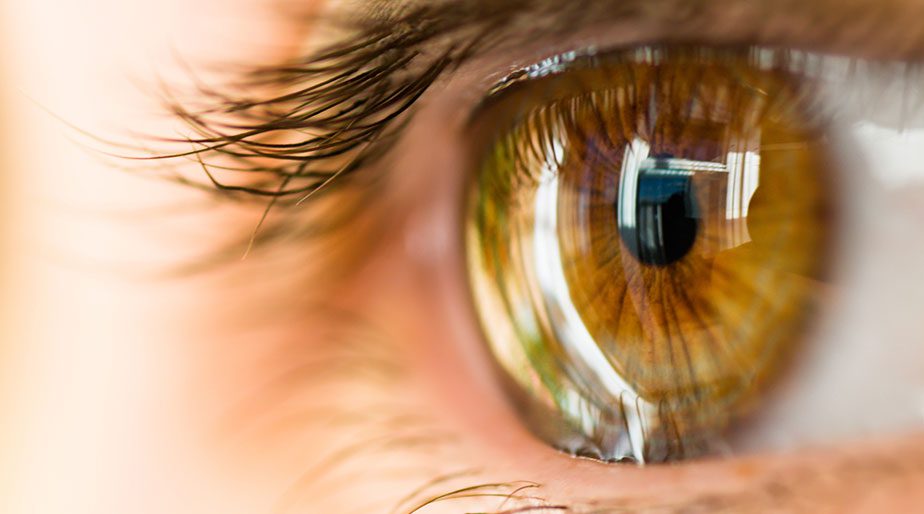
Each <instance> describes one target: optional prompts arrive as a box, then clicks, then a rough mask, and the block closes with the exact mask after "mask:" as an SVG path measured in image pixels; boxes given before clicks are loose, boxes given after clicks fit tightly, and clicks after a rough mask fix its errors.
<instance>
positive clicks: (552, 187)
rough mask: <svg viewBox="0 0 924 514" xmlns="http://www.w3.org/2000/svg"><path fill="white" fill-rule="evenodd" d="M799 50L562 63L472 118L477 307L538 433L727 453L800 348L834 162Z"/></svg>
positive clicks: (613, 454) (643, 456) (612, 457)
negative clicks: (476, 138)
mask: <svg viewBox="0 0 924 514" xmlns="http://www.w3.org/2000/svg"><path fill="white" fill-rule="evenodd" d="M805 57H806V56H804V55H802V56H801V57H800V56H798V55H795V54H792V53H789V52H785V51H773V50H766V49H743V50H740V49H712V48H690V47H666V48H643V49H636V50H631V51H626V52H617V53H612V54H607V55H598V56H586V57H575V56H569V57H567V58H564V59H557V60H555V61H550V62H548V63H545V64H544V65H540V66H536V67H534V68H531V69H529V70H525V71H524V72H523V73H521V74H519V75H518V76H517V77H516V78H514V79H512V80H510V81H508V82H507V83H505V84H503V85H502V86H500V87H499V88H498V91H497V93H496V94H495V95H494V96H492V98H491V99H490V100H489V101H488V102H487V103H486V105H485V106H484V108H483V111H482V114H481V116H480V117H479V119H478V122H477V123H476V127H477V132H478V133H479V135H480V136H481V137H480V143H479V146H478V147H477V149H476V152H475V155H477V156H478V160H477V161H476V162H475V163H474V166H475V167H476V168H477V169H476V171H475V177H474V184H473V190H472V194H471V201H470V203H469V211H468V214H467V220H468V221H467V251H468V261H469V268H470V277H471V280H472V283H473V291H474V297H475V298H474V300H475V305H476V309H477V311H478V313H479V315H480V316H481V320H482V324H483V327H484V332H485V334H486V337H487V339H488V342H489V344H490V347H491V348H492V350H493V352H494V355H495V356H496V359H497V361H498V363H499V364H500V367H501V368H502V369H503V371H504V374H505V376H506V377H508V378H509V384H510V387H509V389H510V392H511V395H512V396H513V398H514V400H515V401H516V402H517V404H518V406H519V408H520V410H521V412H522V413H523V417H524V419H525V421H526V423H527V424H528V425H529V427H530V428H531V429H532V430H533V431H534V432H535V433H536V434H537V435H539V436H540V437H542V438H544V439H546V440H547V441H548V442H549V443H550V444H552V445H554V446H556V447H558V448H560V449H562V450H565V451H567V452H571V453H574V454H577V455H585V456H591V457H594V458H597V459H602V460H608V461H619V460H631V461H636V462H662V461H670V460H678V459H683V458H689V457H692V456H696V455H702V454H706V453H710V452H714V451H718V450H719V449H720V448H721V447H722V445H723V441H724V440H725V438H726V437H727V435H728V433H729V431H730V430H732V429H733V428H734V423H735V421H736V420H739V419H741V418H742V417H744V416H745V415H746V414H747V413H748V412H749V411H751V410H753V409H754V408H755V407H758V406H759V402H760V399H761V397H762V395H763V394H765V393H766V392H767V391H768V389H769V388H770V387H771V386H772V385H773V384H774V383H775V382H777V381H779V380H780V379H781V376H782V374H783V371H784V370H785V368H786V364H787V359H788V358H790V357H792V356H793V354H794V350H797V349H798V346H799V343H800V342H801V341H803V340H804V334H805V331H806V327H807V326H808V324H809V322H810V321H811V319H812V316H813V311H814V310H815V308H816V307H817V305H818V303H819V300H820V297H819V296H820V295H819V294H820V292H821V282H822V280H823V279H824V272H825V269H826V267H827V265H828V253H829V252H828V249H829V246H830V245H829V238H830V234H832V233H833V230H834V228H835V227H833V226H832V222H833V220H832V217H831V211H832V208H831V206H832V203H833V201H834V200H835V199H834V198H832V197H831V192H830V191H829V189H828V187H827V182H828V180H829V179H830V177H829V170H830V169H831V168H832V166H831V163H830V161H829V157H830V155H831V152H830V151H829V149H828V147H827V145H826V139H825V127H824V123H823V120H822V119H821V118H822V117H821V116H820V115H819V114H818V112H820V110H818V109H816V107H815V106H814V105H813V102H814V101H815V96H814V91H813V88H812V82H811V80H810V79H809V78H808V77H805V76H803V75H801V74H800V73H799V66H800V62H803V61H802V60H801V59H805Z"/></svg>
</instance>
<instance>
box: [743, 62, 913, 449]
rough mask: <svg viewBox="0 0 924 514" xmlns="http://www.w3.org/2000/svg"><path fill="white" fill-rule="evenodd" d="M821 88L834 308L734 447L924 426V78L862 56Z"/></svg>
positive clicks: (830, 293)
mask: <svg viewBox="0 0 924 514" xmlns="http://www.w3.org/2000/svg"><path fill="white" fill-rule="evenodd" d="M857 69H858V70H859V71H858V72H856V73H852V74H846V73H842V74H840V75H838V76H837V77H831V76H828V78H830V79H831V80H830V83H829V84H828V86H827V87H826V88H825V89H824V90H823V91H822V98H821V101H823V102H824V103H825V110H827V111H828V112H830V113H832V115H833V118H834V126H833V127H832V130H831V134H832V139H833V141H834V145H833V147H834V150H835V153H836V155H835V157H836V160H837V162H836V163H835V168H836V169H834V170H833V177H832V181H831V186H830V194H831V195H832V198H835V199H837V202H838V203H839V205H840V215H839V221H838V225H839V228H838V230H839V234H838V236H839V239H840V242H839V243H838V245H837V246H836V247H835V248H833V249H832V255H833V256H834V258H835V264H836V268H837V269H836V270H835V277H834V281H833V284H832V285H831V287H830V291H828V294H826V297H825V299H826V304H827V305H828V312H827V314H826V315H825V316H823V318H822V319H821V320H820V321H819V324H818V325H817V326H815V327H814V330H813V331H812V332H811V334H810V335H809V340H808V341H806V345H805V348H804V351H802V352H801V353H800V355H799V358H798V359H797V363H796V366H795V369H794V372H793V373H791V374H790V377H791V378H790V379H789V380H787V381H786V382H785V383H784V384H781V385H780V387H778V389H777V391H776V394H774V395H773V396H772V398H768V402H767V404H765V406H764V408H762V409H761V412H760V413H759V414H758V415H757V416H758V418H759V419H757V420H755V422H754V423H752V424H750V426H751V427H753V429H750V430H748V431H746V432H747V433H742V434H739V437H738V438H737V439H736V440H735V441H734V447H735V448H737V449H748V448H766V447H767V446H768V445H769V446H773V447H800V446H804V445H806V444H811V443H826V442H829V441H832V440H838V439H844V438H851V439H852V438H857V437H863V436H876V435H879V436H887V435H889V434H892V433H896V432H897V433H901V432H902V431H907V430H920V428H921V427H922V426H924V344H922V340H921V334H922V327H924V325H922V324H921V320H922V315H921V314H922V312H924V265H922V263H924V109H922V106H924V87H922V85H921V84H919V83H921V82H922V81H921V78H922V77H924V75H922V74H921V73H920V72H911V71H909V69H908V68H907V67H905V66H901V65H898V64H896V65H888V66H883V65H875V66H874V65H859V66H858V67H857Z"/></svg>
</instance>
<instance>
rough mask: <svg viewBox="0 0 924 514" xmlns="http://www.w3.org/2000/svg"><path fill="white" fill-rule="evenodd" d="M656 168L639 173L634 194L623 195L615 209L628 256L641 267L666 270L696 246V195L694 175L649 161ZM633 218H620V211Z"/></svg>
mask: <svg viewBox="0 0 924 514" xmlns="http://www.w3.org/2000/svg"><path fill="white" fill-rule="evenodd" d="M648 163H651V164H653V166H648V167H646V168H644V169H640V170H639V171H638V180H637V190H636V191H635V194H621V195H620V199H621V201H622V202H629V203H634V205H623V206H620V205H618V204H617V205H616V206H615V208H616V212H617V218H618V220H619V232H620V235H621V237H622V240H623V242H624V243H625V245H626V247H627V248H628V250H629V252H631V253H632V255H633V256H634V257H635V258H636V259H638V260H639V262H641V263H642V264H646V265H649V266H667V265H669V264H672V263H674V262H677V261H679V260H680V259H682V258H683V257H684V256H686V255H687V253H689V252H690V250H691V249H692V248H693V244H694V243H695V242H696V233H697V230H698V222H697V220H696V217H695V213H696V212H697V206H696V200H695V196H694V194H693V184H692V182H693V180H692V177H693V172H690V171H687V170H677V169H671V160H670V159H667V158H664V157H661V156H659V157H657V158H655V159H650V160H648ZM626 209H629V210H632V211H634V214H635V215H634V216H621V217H620V216H619V215H618V213H619V211H620V210H622V212H626Z"/></svg>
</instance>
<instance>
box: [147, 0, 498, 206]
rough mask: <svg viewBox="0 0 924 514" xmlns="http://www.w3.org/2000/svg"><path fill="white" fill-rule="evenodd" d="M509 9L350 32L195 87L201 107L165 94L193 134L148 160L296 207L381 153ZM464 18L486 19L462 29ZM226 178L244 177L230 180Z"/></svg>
mask: <svg viewBox="0 0 924 514" xmlns="http://www.w3.org/2000/svg"><path fill="white" fill-rule="evenodd" d="M511 8H512V6H510V5H507V6H504V8H503V9H497V10H496V11H497V16H494V17H485V16H484V14H485V13H484V11H483V7H478V8H472V7H471V6H468V7H465V6H460V7H459V8H458V9H457V12H456V14H457V16H455V17H453V16H450V15H451V14H452V13H451V12H450V11H452V10H453V9H452V8H450V7H447V6H441V8H440V9H439V10H438V11H437V10H435V9H434V8H432V7H421V8H418V9H414V10H411V11H409V12H407V13H405V14H402V15H401V16H400V17H398V18H397V19H395V20H392V21H391V22H389V23H385V22H383V21H379V22H375V23H371V24H369V25H365V26H361V27H356V28H354V30H353V31H352V32H353V35H352V36H350V37H348V38H345V39H343V40H341V41H339V42H337V43H335V44H333V45H330V46H328V47H327V48H325V49H323V50H321V51H319V52H316V53H313V54H311V55H309V56H308V57H306V58H304V59H301V60H299V61H294V62H287V63H282V64H278V65H273V66H268V67H257V68H254V69H251V70H249V71H247V72H246V73H244V74H243V76H242V77H241V78H240V79H239V80H238V82H237V83H236V84H235V86H234V88H233V90H234V92H230V91H225V90H221V89H214V88H210V87H206V86H203V85H201V84H200V85H198V86H197V89H198V91H197V95H198V96H199V99H200V101H204V103H205V105H206V107H205V108H202V109H199V110H194V109H191V108H188V107H187V106H186V105H184V103H183V102H180V101H177V100H175V98H174V97H173V96H172V95H170V94H169V92H166V93H165V94H164V103H165V106H166V109H167V110H168V112H169V113H170V114H172V115H173V116H174V117H176V118H177V119H179V120H180V121H181V122H182V123H183V124H184V126H185V127H186V128H187V129H188V130H189V131H190V132H191V133H192V135H191V136H189V137H182V138H158V139H157V142H158V143H160V144H166V145H184V146H192V149H190V150H188V151H174V152H170V151H167V152H156V151H155V152H154V155H153V156H151V157H146V159H154V160H169V159H180V158H187V159H192V160H193V161H194V162H195V164H197V167H198V168H199V169H201V170H202V171H203V172H204V174H205V177H207V179H208V182H206V183H199V184H198V185H199V186H200V187H207V186H211V187H212V188H213V189H214V190H217V191H219V192H221V193H224V194H225V195H229V196H233V197H237V198H242V197H243V198H248V197H249V198H265V197H269V198H272V204H271V207H272V206H273V205H278V204H293V203H294V204H299V203H302V202H304V201H305V200H307V199H309V198H310V197H311V196H313V195H315V194H317V193H321V192H324V191H325V190H328V189H332V188H334V187H335V186H337V185H339V184H340V183H342V182H346V181H348V179H349V177H350V176H352V175H354V174H355V173H356V172H357V171H359V170H361V169H364V168H367V167H368V166H369V165H370V164H372V163H373V162H376V161H377V160H379V159H380V158H381V157H382V156H383V155H384V154H385V153H387V151H388V149H389V148H390V147H391V146H392V143H393V142H394V141H395V139H396V138H397V136H398V135H399V134H400V133H401V131H402V128H403V127H404V126H405V125H406V124H407V121H408V119H409V111H410V110H411V108H412V107H413V106H414V105H415V103H416V102H417V101H418V99H419V98H420V97H421V96H422V95H423V94H424V93H425V92H426V91H427V90H428V89H429V88H430V87H431V86H432V85H433V84H434V83H435V82H436V81H437V80H438V79H439V78H440V77H441V76H442V75H443V74H444V73H445V72H447V71H449V70H451V69H453V68H454V67H457V66H458V65H459V64H461V63H462V62H464V61H466V60H467V59H468V58H469V57H470V56H472V55H473V54H474V53H475V52H476V51H477V50H478V49H479V48H481V47H482V46H483V45H485V44H486V43H487V41H488V40H489V39H490V37H489V35H490V34H491V32H492V31H493V30H494V29H495V28H496V27H497V25H498V23H500V21H501V20H503V19H504V17H505V16H507V15H508V14H509V12H510V9H511ZM466 15H468V16H474V15H477V16H478V19H479V21H482V22H483V21H485V20H487V21H488V23H486V24H484V23H483V24H481V26H480V28H479V29H478V30H474V31H462V30H460V28H462V27H465V26H466V24H465V23H464V22H462V21H460V19H463V18H464V17H465V16H466ZM492 21H493V23H492ZM460 32H465V33H464V34H463V33H460ZM437 39H438V40H439V41H436V40H437ZM437 43H438V44H437ZM432 47H437V50H436V51H434V49H433V48H432ZM253 90H270V91H274V92H276V93H275V94H273V95H271V96H270V97H269V98H265V99H260V100H255V99H252V98H249V97H248V96H246V94H245V92H246V91H253ZM238 91H240V92H238ZM223 172H232V173H245V174H248V175H249V176H250V180H248V181H247V182H246V185H239V184H231V183H228V182H226V181H224V180H223V179H222V173H223ZM182 180H184V181H187V182H188V179H186V178H184V179H182Z"/></svg>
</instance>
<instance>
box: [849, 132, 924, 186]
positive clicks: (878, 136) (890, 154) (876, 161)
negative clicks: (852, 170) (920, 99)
mask: <svg viewBox="0 0 924 514" xmlns="http://www.w3.org/2000/svg"><path fill="white" fill-rule="evenodd" d="M850 133H851V134H852V135H853V139H854V140H855V141H856V143H857V145H858V146H859V149H860V151H861V152H862V153H863V154H864V155H867V156H869V157H870V158H871V159H872V161H871V162H870V163H869V164H870V170H869V171H870V174H871V175H873V176H874V177H875V178H877V179H878V180H879V181H880V182H881V183H882V185H883V186H884V187H886V188H890V189H891V188H898V187H905V186H913V185H920V184H924V129H910V130H903V129H901V128H893V127H883V126H880V125H876V124H874V123H871V122H869V121H863V122H860V123H857V124H856V126H855V127H854V128H853V129H852V130H851V131H850Z"/></svg>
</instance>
